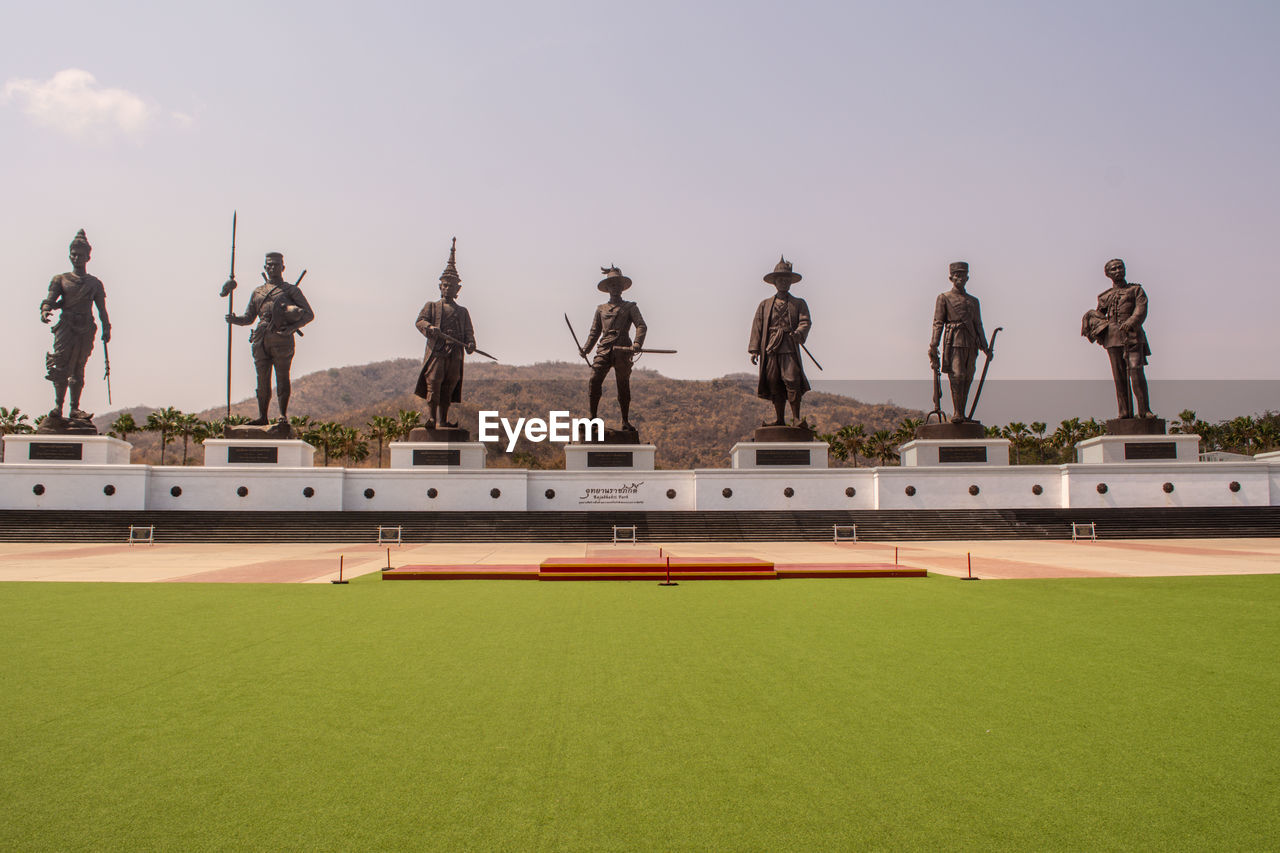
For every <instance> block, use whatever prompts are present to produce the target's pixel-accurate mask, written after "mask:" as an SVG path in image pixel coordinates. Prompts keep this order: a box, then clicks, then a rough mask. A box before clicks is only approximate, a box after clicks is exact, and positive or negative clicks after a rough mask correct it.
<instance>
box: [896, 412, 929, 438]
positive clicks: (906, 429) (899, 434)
mask: <svg viewBox="0 0 1280 853" xmlns="http://www.w3.org/2000/svg"><path fill="white" fill-rule="evenodd" d="M922 423H924V420H923V419H921V418H903V419H902V423H900V424H898V428H897V429H895V430H894V431H893V440H894V441H895V442H897V443H898V444H906V443H907V442H908V441H911V439H913V438H915V437H916V427H918V426H920V424H922Z"/></svg>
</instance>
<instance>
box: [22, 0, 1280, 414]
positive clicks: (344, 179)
mask: <svg viewBox="0 0 1280 853" xmlns="http://www.w3.org/2000/svg"><path fill="white" fill-rule="evenodd" d="M1278 41H1280V4H1277V3H1275V2H1272V1H1271V0H1264V2H1217V3H1209V2H1203V3H1185V2H1167V0H1166V2H1115V0H1111V2H1071V3H1062V2H1053V3H1048V2H1008V3H999V2H988V3H974V2H941V0H936V1H935V2H928V3H920V2H832V3H805V2H788V3H783V2H769V3H763V2H689V0H686V2H681V3H668V2H645V3H636V2H626V3H605V2H582V3H567V2H554V0H546V2H539V3H536V4H535V3H503V2H488V3H486V2H466V3H463V2H450V3H441V4H435V3H390V2H377V0H372V1H371V2H362V3H332V2H309V3H297V4H280V3H274V4H273V3H268V4H265V5H264V4H260V3H241V2H219V3H202V4H189V3H173V2H164V3H128V4H122V3H110V2H79V0H68V2H62V3H58V4H50V3H43V4H37V3H22V4H17V3H15V4H10V6H9V7H8V8H7V9H6V11H5V13H4V25H3V29H2V30H0V86H3V90H2V93H0V282H2V285H0V286H3V293H4V299H5V303H4V304H5V310H4V311H3V312H0V336H2V339H3V341H4V360H3V364H2V365H0V378H2V379H3V383H2V384H0V405H7V406H13V405H18V406H21V407H22V408H23V410H24V411H28V412H31V413H33V414H35V413H40V412H43V411H46V410H48V408H49V407H50V405H51V404H52V389H51V386H50V385H49V383H47V382H46V381H45V380H44V378H43V377H44V352H45V351H46V350H47V349H48V348H49V346H50V340H51V336H50V335H49V332H48V328H47V327H45V326H43V325H41V324H40V322H39V316H38V310H37V307H38V304H39V302H40V300H41V298H43V296H44V294H45V291H46V288H47V285H48V281H49V278H50V277H51V276H52V275H53V274H54V273H58V272H63V271H65V270H67V269H69V265H68V263H67V260H66V255H67V245H68V243H69V242H70V240H71V238H72V236H73V235H74V234H75V232H76V230H77V229H78V228H84V229H86V232H87V234H88V237H89V240H90V241H91V242H92V244H93V246H94V254H93V260H92V262H91V264H90V267H89V269H90V271H91V272H93V273H94V274H96V275H98V276H99V277H100V278H102V279H103V281H104V282H105V284H106V287H107V293H108V304H109V308H110V311H111V315H112V320H113V325H114V330H113V334H114V339H113V341H112V344H111V356H112V390H113V398H114V403H115V406H116V407H119V406H122V405H123V406H129V405H142V404H148V405H176V406H178V407H180V408H187V409H196V408H201V407H204V406H209V405H214V404H216V403H218V402H219V401H220V400H222V399H223V396H224V391H225V381H226V379H225V365H226V325H225V323H224V322H223V320H222V316H223V314H224V313H225V310H226V301H225V300H219V299H218V291H219V288H220V286H221V283H222V281H223V279H224V278H225V277H226V273H227V264H228V251H229V248H230V239H231V234H230V230H231V214H232V211H233V210H238V211H239V223H240V232H239V249H238V260H237V270H236V271H237V277H238V279H239V280H240V281H241V282H242V288H241V290H240V291H239V292H238V297H237V310H242V308H243V305H244V302H245V300H246V299H247V296H248V293H249V290H248V288H247V287H246V286H247V285H252V284H254V283H256V281H257V280H258V271H259V270H260V269H261V264H262V256H263V253H264V252H266V251H268V250H273V249H278V250H279V251H282V252H284V254H285V261H286V264H287V267H288V269H287V271H286V275H287V276H288V277H290V279H292V278H294V277H296V276H297V275H298V274H299V273H301V272H302V270H303V269H306V270H308V273H307V279H306V282H305V283H304V286H303V287H304V290H305V292H306V293H307V295H308V298H309V299H310V301H311V304H312V306H313V307H314V308H315V311H316V315H317V319H316V321H315V322H314V323H313V324H312V325H311V326H309V327H308V328H307V330H306V331H307V334H306V337H305V338H303V339H300V340H299V341H298V348H297V358H296V360H295V362H294V373H295V375H301V374H303V373H307V372H311V371H314V370H319V369H322V368H326V367H330V366H340V365H346V364H358V363H364V362H368V361H374V360H379V359H385V358H394V357H404V356H412V357H420V356H421V353H422V349H423V339H422V337H421V335H419V333H418V332H417V331H416V330H415V329H414V327H413V321H414V318H415V317H416V315H417V312H418V310H419V308H421V306H422V304H423V302H424V301H426V300H427V299H428V298H435V297H436V296H437V295H438V292H437V289H436V282H437V280H438V277H439V274H440V271H441V269H442V268H443V266H444V262H445V259H446V256H447V253H448V246H449V238H450V237H452V236H454V235H456V236H457V237H458V266H459V269H460V271H461V274H462V277H463V290H462V295H461V297H460V299H461V301H462V302H463V304H465V305H467V306H468V307H469V308H470V310H471V314H472V317H473V319H474V321H475V325H476V330H477V338H478V342H479V345H480V346H481V348H483V349H486V350H489V351H490V352H493V353H495V354H496V355H498V356H499V357H501V358H502V359H503V360H504V361H508V362H512V363H523V364H527V363H533V362H537V361H544V360H551V359H561V360H573V359H574V358H576V353H575V352H574V349H573V345H572V342H571V341H570V339H569V335H568V331H567V330H566V329H565V328H564V321H563V319H562V317H561V315H562V314H563V313H564V312H568V313H569V315H570V317H571V318H573V320H574V323H575V325H576V326H577V327H578V330H579V333H580V334H582V333H583V332H584V331H585V327H586V326H587V324H588V322H589V320H590V317H591V311H592V308H593V306H594V305H595V304H596V303H597V302H599V301H600V300H601V296H600V294H599V293H598V292H597V291H596V289H595V283H596V281H597V280H598V279H599V278H600V275H599V268H600V266H602V265H607V264H609V263H615V264H618V265H619V266H621V267H622V269H623V270H624V271H625V272H626V273H627V274H628V275H630V276H631V277H632V278H633V279H634V280H635V286H634V287H633V288H632V289H631V290H629V291H628V298H632V299H635V300H636V301H637V302H638V303H639V305H640V307H641V309H642V310H643V312H644V315H645V318H646V320H647V321H648V322H649V326H650V333H649V339H648V340H649V343H650V344H651V345H652V346H655V347H671V348H678V349H679V350H680V353H679V354H678V355H675V356H651V357H650V359H649V360H648V361H647V362H646V363H647V364H649V365H650V366H653V367H655V368H658V369H660V370H662V371H663V372H664V373H667V374H669V375H673V376H682V377H693V378H703V377H713V376H718V375H722V374H724V373H728V372H734V371H744V370H751V369H752V368H751V366H750V363H749V361H748V359H747V355H746V351H745V350H746V344H747V332H748V329H749V326H750V320H751V315H752V312H753V310H754V307H755V305H756V304H757V302H758V301H759V300H760V299H763V298H764V297H765V296H766V295H768V294H769V293H770V292H771V288H770V287H769V286H768V285H766V284H764V283H763V282H762V281H761V276H762V275H764V274H765V273H767V272H769V271H770V270H771V269H772V268H773V265H774V263H776V261H777V260H778V256H779V254H780V253H783V252H785V253H786V256H787V257H788V259H791V260H793V261H794V263H795V266H796V270H797V271H798V272H800V273H802V274H803V275H804V280H803V281H802V282H800V283H799V284H797V285H796V286H795V288H794V289H793V292H794V293H795V294H797V295H800V296H803V297H805V298H806V299H807V300H808V302H809V306H810V309H811V310H812V312H813V317H814V328H813V331H812V334H811V336H810V338H809V345H810V348H811V349H812V350H813V352H814V354H815V355H817V356H818V358H819V359H821V360H822V362H823V364H824V366H825V367H826V368H827V371H826V373H825V374H823V377H824V378H855V379H897V378H917V377H918V378H927V377H928V375H929V373H928V371H929V368H928V361H927V358H926V355H925V350H926V347H927V344H928V337H929V325H930V321H931V318H932V308H933V302H934V298H935V296H936V295H937V293H938V292H940V291H941V290H943V289H945V288H946V287H947V281H946V276H947V264H948V262H950V261H952V260H957V259H964V260H968V261H969V262H970V263H971V265H972V271H971V275H972V278H971V283H970V291H971V292H972V293H973V294H974V295H976V296H978V297H979V298H980V299H981V300H982V306H983V314H984V320H985V323H986V326H987V329H988V330H990V329H992V328H994V327H995V326H997V325H1000V326H1004V327H1005V331H1004V332H1003V333H1002V334H1001V336H1000V341H999V345H998V347H997V357H996V361H995V363H993V365H992V368H991V376H992V378H993V379H994V378H999V379H1035V378H1106V377H1107V376H1108V368H1107V365H1106V358H1105V355H1104V354H1103V352H1102V351H1101V350H1100V349H1099V348H1098V347H1096V346H1094V345H1090V344H1088V343H1087V342H1086V341H1085V340H1084V339H1082V338H1081V337H1080V336H1079V329H1080V316H1081V314H1082V313H1083V312H1084V311H1085V310H1086V309H1088V308H1090V307H1092V306H1093V304H1094V301H1095V297H1096V295H1097V294H1098V293H1099V292H1100V291H1102V290H1104V289H1105V288H1106V286H1107V281H1106V279H1105V277H1104V276H1103V274H1102V267H1103V263H1104V262H1105V261H1106V260H1107V259H1108V258H1111V257H1117V256H1118V257H1121V258H1124V259H1125V260H1126V261H1127V263H1128V267H1129V273H1130V278H1131V279H1132V280H1134V281H1138V282H1140V283H1142V284H1143V285H1144V286H1145V287H1146V289H1147V292H1148V294H1149V296H1150V299H1151V314H1150V318H1149V320H1148V324H1147V330H1148V335H1149V337H1150V340H1151V346H1152V349H1153V350H1154V354H1153V356H1152V359H1151V367H1150V369H1149V375H1150V376H1151V377H1152V378H1153V379H1203V378H1219V377H1229V376H1239V377H1245V378H1258V379H1272V378H1276V377H1277V369H1276V352H1277V344H1276V341H1275V334H1274V329H1275V326H1276V322H1277V317H1280V296H1278V295H1277V288H1276V280H1275V279H1276V276H1275V262H1276V243H1277V241H1276V236H1277V234H1278V233H1280V202H1278V201H1277V194H1278V192H1280V158H1277V152H1278V151H1280V110H1277V107H1276V105H1277V104H1280V50H1277V49H1276V44H1277V42H1278ZM247 338H248V330H247V329H243V328H237V330H236V334H235V347H236V349H235V373H234V396H235V397H236V398H237V399H239V398H244V397H247V396H250V395H251V394H252V389H253V371H252V365H251V360H250V355H249V344H248V340H247ZM659 359H661V361H659ZM101 372H102V363H101V346H100V345H99V347H98V349H97V350H96V351H95V353H94V356H93V358H92V359H91V360H90V363H89V368H88V374H89V376H91V377H92V379H91V381H90V384H89V387H88V389H87V390H86V394H85V407H86V408H88V409H89V410H91V411H98V412H102V411H105V410H106V409H107V405H106V401H105V392H104V388H103V385H102V383H101V381H100V378H99V377H100V376H101ZM1156 402H1157V404H1158V403H1159V401H1156ZM1157 408H1159V406H1158V405H1157ZM1165 414H1169V413H1165Z"/></svg>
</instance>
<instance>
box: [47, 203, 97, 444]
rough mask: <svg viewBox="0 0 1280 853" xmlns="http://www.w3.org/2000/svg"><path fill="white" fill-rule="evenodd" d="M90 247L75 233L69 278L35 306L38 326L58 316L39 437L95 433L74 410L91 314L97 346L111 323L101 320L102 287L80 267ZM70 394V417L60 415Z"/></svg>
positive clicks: (57, 280) (59, 279)
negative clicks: (50, 399) (48, 403)
mask: <svg viewBox="0 0 1280 853" xmlns="http://www.w3.org/2000/svg"><path fill="white" fill-rule="evenodd" d="M92 250H93V247H92V246H90V245H89V241H88V239H87V238H86V237H85V235H84V229H83V228H81V229H80V231H79V232H78V233H77V234H76V236H75V239H73V240H72V241H71V247H70V259H71V269H72V271H71V272H64V273H62V274H61V275H55V276H54V277H53V280H52V281H50V282H49V295H48V296H46V297H45V298H44V301H42V302H41V303H40V322H42V323H49V322H51V321H52V318H53V312H54V311H59V312H61V313H60V314H59V316H58V322H56V323H54V324H53V352H51V353H49V354H47V355H46V356H45V367H46V370H47V375H46V376H45V378H46V379H48V380H49V381H50V382H52V383H53V390H54V397H55V401H56V403H57V405H56V406H55V407H54V409H53V411H51V412H49V416H48V418H47V419H46V421H45V423H44V424H42V431H44V432H89V433H96V432H97V429H96V428H95V427H94V426H93V423H92V419H93V415H91V414H90V413H88V412H86V411H84V410H83V409H81V408H80V396H81V393H82V392H83V391H84V367H85V363H86V362H87V361H88V360H89V355H90V353H92V352H93V336H94V333H95V332H96V331H97V330H98V327H97V326H96V325H95V324H94V322H93V310H94V308H97V310H98V318H99V319H100V320H101V321H102V343H103V346H106V344H107V342H109V341H110V340H111V320H110V318H109V317H108V316H107V293H106V290H105V289H104V288H103V286H102V281H101V280H100V279H98V278H97V277H95V276H92V275H89V273H88V272H87V271H86V269H85V268H86V266H87V265H88V263H89V254H90V252H91V251H92ZM68 390H69V391H70V392H71V411H70V412H69V415H70V417H69V418H64V417H63V415H62V412H63V406H64V405H65V403H66V398H67V391H68Z"/></svg>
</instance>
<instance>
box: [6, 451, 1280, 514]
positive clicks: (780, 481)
mask: <svg viewBox="0 0 1280 853" xmlns="http://www.w3.org/2000/svg"><path fill="white" fill-rule="evenodd" d="M1232 482H1238V483H1239V484H1240V489H1239V491H1236V492H1232V491H1231V490H1230V488H1229V486H1230V484H1231V483H1232ZM1098 483H1106V484H1107V493H1106V494H1105V495H1102V494H1099V493H1098V492H1097V488H1096V487H1097V484H1098ZM1165 483H1172V484H1173V491H1172V492H1169V493H1166V492H1165V491H1164V490H1163V488H1162V487H1163V485H1164V484H1165ZM36 485H40V486H43V494H40V495H36V494H35V493H34V491H33V487H35V486H36ZM107 485H111V486H114V494H112V495H110V496H108V495H106V494H104V493H103V487H104V486H107ZM1035 485H1039V486H1041V487H1042V488H1041V493H1040V494H1039V495H1036V494H1034V492H1033V489H1032V487H1033V486H1035ZM174 486H177V487H179V488H181V490H182V494H181V496H179V497H174V496H173V495H172V494H171V489H172V488H173V487H174ZM241 486H243V487H245V488H246V489H247V490H248V493H247V494H246V495H244V496H243V497H242V496H240V495H239V494H237V489H238V488H240V487H241ZM907 486H912V487H914V489H915V494H914V495H913V496H910V497H908V496H907V495H906V487H907ZM970 486H977V487H978V494H976V495H972V494H970V493H969V487H970ZM849 487H852V488H854V489H855V494H854V495H853V496H852V497H850V496H847V495H846V494H845V489H846V488H849ZM307 488H310V489H312V490H313V494H312V496H311V497H309V498H308V497H306V496H305V494H304V489H307ZM433 488H434V489H435V490H436V497H435V498H430V497H428V490H429V489H433ZM494 488H497V489H499V491H500V495H499V497H498V498H493V497H491V496H490V490H491V489H494ZM726 488H728V489H731V490H732V495H731V497H729V498H725V497H724V496H723V494H722V492H723V490H724V489H726ZM787 488H790V489H791V490H792V495H791V497H787V496H786V494H785V490H786V489H787ZM366 489H372V490H373V497H372V498H366V497H365V495H364V492H365V490H366ZM547 489H552V490H554V492H555V495H554V497H552V498H547V497H546V491H547ZM588 489H594V490H597V491H593V492H590V493H588V491H587V490H588ZM668 489H674V490H675V492H676V496H675V497H674V498H668V497H667V494H666V493H667V490H668ZM1166 506H1167V507H1179V506H1187V507H1191V506H1242V507H1243V506H1280V458H1278V459H1273V460H1264V461H1252V462H1169V461H1166V462H1144V463H1139V462H1129V463H1124V464H1110V465H1084V464H1070V465H1061V466H1051V465H1037V466H1033V465H1014V466H984V465H946V466H938V467H927V466H926V467H917V468H901V467H888V468H826V469H823V468H781V469H768V468H756V469H732V468H712V469H700V470H697V471H631V470H625V469H594V470H591V471H525V470H521V469H505V468H490V469H487V470H477V471H459V470H457V469H449V470H442V469H426V470H424V469H410V470H397V469H386V468H383V469H376V468H355V469H349V470H344V469H342V468H281V467H267V468H263V467H257V466H222V467H210V468H202V467H194V466H192V467H184V466H149V465H65V464H44V463H41V464H19V463H9V462H6V463H5V464H4V465H0V509H82V510H106V509H122V510H125V509H127V510H142V509H153V510H257V511H263V510H295V511H306V510H327V511H335V510H342V509H346V510H352V511H380V510H383V511H385V510H409V511H424V512H429V511H432V510H435V511H485V510H503V511H523V510H526V509H528V510H532V511H544V510H592V509H599V510H638V511H639V510H643V511H668V510H670V511H680V510H684V511H688V510H694V509H697V510H867V509H992V508H1023V507H1043V508H1054V507H1071V508H1090V507H1166Z"/></svg>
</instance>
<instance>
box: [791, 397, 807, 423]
mask: <svg viewBox="0 0 1280 853" xmlns="http://www.w3.org/2000/svg"><path fill="white" fill-rule="evenodd" d="M791 419H792V420H793V421H796V422H797V423H799V424H801V425H802V426H807V424H805V423H804V421H802V420H801V419H800V401H799V400H792V401H791Z"/></svg>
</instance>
